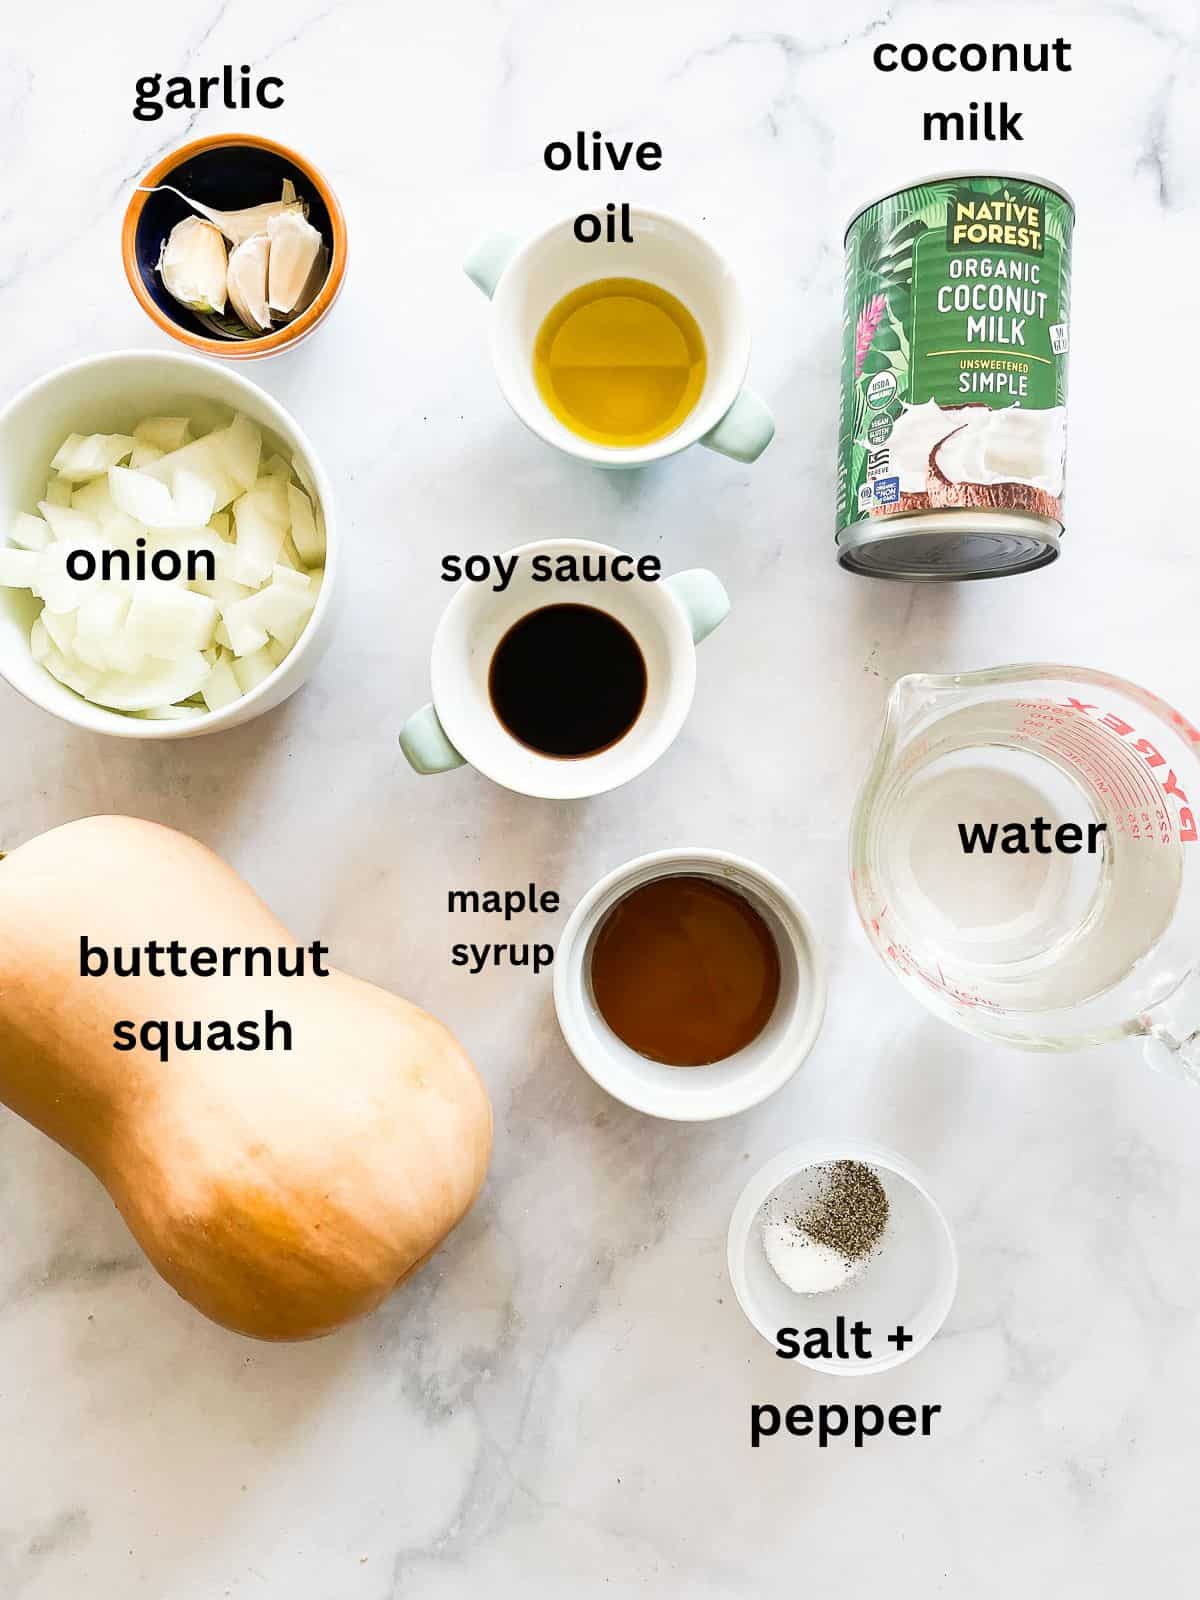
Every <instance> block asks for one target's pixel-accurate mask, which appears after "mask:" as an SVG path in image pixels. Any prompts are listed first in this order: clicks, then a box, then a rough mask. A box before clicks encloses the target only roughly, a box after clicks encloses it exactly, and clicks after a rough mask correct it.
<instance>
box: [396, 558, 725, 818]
mask: <svg viewBox="0 0 1200 1600" xmlns="http://www.w3.org/2000/svg"><path fill="white" fill-rule="evenodd" d="M514 556H515V557H517V561H516V565H515V567H514V569H513V572H512V577H511V581H510V582H509V583H508V585H507V586H506V587H505V588H504V589H503V591H502V592H497V586H496V585H495V584H493V583H491V582H490V581H485V582H482V583H474V582H471V581H470V580H464V581H463V583H462V584H461V586H460V587H459V589H458V590H457V591H456V593H455V594H454V596H453V598H452V599H451V601H450V604H449V605H448V606H447V607H446V610H445V612H444V613H443V615H442V620H441V622H440V623H439V624H438V627H437V631H436V633H435V634H434V639H433V650H432V654H431V658H430V677H431V680H432V686H433V699H432V700H431V701H430V703H429V704H428V705H425V706H422V707H421V709H420V710H419V711H417V712H415V713H414V714H413V715H412V716H411V717H410V718H409V719H408V721H407V722H406V723H405V725H404V727H403V729H402V730H401V732H400V747H401V749H402V750H403V751H404V754H405V756H406V757H407V758H408V762H409V765H410V766H411V767H412V768H413V769H414V770H415V771H416V772H419V773H421V774H422V775H429V774H433V773H439V772H449V771H451V770H452V769H453V768H455V767H461V766H463V765H465V764H467V763H469V764H470V765H471V766H473V767H475V768H477V769H478V770H479V771H480V772H482V773H484V775H485V776H487V777H489V778H491V779H492V780H493V781H494V782H495V783H499V784H502V785H503V786H504V787H505V788H507V789H514V790H516V791H517V792H518V793H519V794H527V795H535V796H539V797H542V798H545V799H552V800H574V799H580V798H582V797H584V796H587V795H597V794H604V793H606V792H607V791H608V790H609V789H615V788H617V787H618V786H619V785H620V784H623V783H628V782H629V780H630V779H631V778H636V777H637V776H638V775H639V774H640V773H642V772H645V770H646V769H647V767H649V766H651V765H652V764H653V763H654V762H655V761H657V760H658V758H659V756H661V755H662V753H663V752H664V751H665V750H666V749H667V747H668V746H669V745H670V744H671V743H672V741H673V740H674V738H675V736H676V735H677V734H678V732H679V730H680V729H681V728H682V727H683V724H684V721H685V720H686V718H687V714H688V711H689V710H690V708H691V704H692V697H693V695H694V693H695V688H696V646H697V645H698V644H699V643H700V642H701V641H702V640H704V639H706V638H707V637H708V635H709V634H710V633H712V631H713V629H714V628H716V627H718V626H719V625H720V624H721V623H722V622H723V621H724V620H725V617H726V616H727V615H728V613H729V596H728V595H727V594H726V592H725V589H724V586H723V585H722V583H721V581H720V579H719V578H718V577H716V575H715V574H714V573H711V572H708V571H707V570H705V569H704V568H699V567H697V568H693V569H691V570H690V571H687V572H677V573H676V574H675V575H674V576H673V577H669V578H659V579H656V580H653V581H651V580H647V579H644V578H638V577H634V578H632V579H618V578H616V577H613V576H611V575H608V576H606V577H605V578H604V579H603V580H602V581H598V582H578V581H575V582H572V581H563V580H561V579H560V578H558V577H557V576H552V577H551V578H550V579H549V580H548V581H541V580H540V579H539V578H538V576H537V569H536V568H535V567H534V563H533V558H534V557H535V556H544V557H548V558H549V565H550V567H551V570H552V572H554V573H557V572H558V570H559V569H558V567H557V566H556V565H555V562H556V560H557V558H559V557H564V556H570V557H574V558H575V561H576V563H577V565H580V566H581V565H582V563H583V561H584V560H585V559H586V560H588V561H589V562H590V563H591V565H592V568H593V570H598V564H599V561H600V558H604V559H605V561H606V564H607V568H606V570H607V571H608V572H609V574H611V568H612V562H613V559H614V558H616V557H621V558H622V561H623V564H624V570H626V571H627V570H628V569H629V565H630V564H631V558H630V557H627V556H626V557H622V552H621V551H619V550H614V549H613V548H612V547H611V546H609V545H602V544H592V543H590V542H588V541H586V540H582V539H547V540H543V541H540V542H538V543H535V544H527V545H522V546H520V547H519V548H518V549H516V550H511V551H508V552H507V553H506V555H505V557H504V558H503V559H504V561H505V564H506V566H507V564H508V562H510V561H511V560H512V558H513V557H514ZM545 565H546V564H542V570H543V571H544V570H545ZM560 605H580V606H592V607H595V608H597V609H599V610H602V611H605V612H607V613H608V614H609V615H610V616H611V617H614V618H615V619H616V620H617V621H618V622H619V623H621V624H622V626H623V627H624V628H626V629H627V630H628V631H629V633H630V634H632V636H633V638H634V640H635V642H636V644H637V646H638V649H639V651H640V652H641V655H642V660H643V663H644V665H645V669H646V692H645V698H644V700H643V703H642V707H641V710H640V711H639V712H638V714H637V716H636V718H635V720H634V721H633V722H632V724H631V725H630V727H629V728H628V730H627V731H626V732H625V733H624V734H622V735H621V737H620V738H618V739H617V740H616V741H615V742H614V743H612V744H609V745H607V746H605V748H603V749H601V750H597V751H595V752H594V753H592V754H590V755H582V756H567V757H564V756H554V755H546V754H544V753H542V752H541V751H539V750H535V749H533V748H532V747H531V746H529V745H528V744H525V743H523V742H522V741H521V740H519V739H518V738H517V737H516V736H515V735H514V734H513V733H511V732H510V731H509V729H508V728H507V727H506V726H505V724H504V723H503V722H502V721H501V719H500V717H499V716H498V714H497V712H496V710H495V707H494V706H493V704H492V698H491V690H490V673H491V664H492V658H493V657H494V655H495V653H496V649H497V647H498V645H499V644H500V642H501V640H502V639H503V638H504V637H505V635H506V634H507V633H508V632H509V630H510V629H511V628H512V627H514V626H515V625H516V624H517V623H518V622H520V621H521V620H522V619H523V618H524V617H527V616H528V615H529V614H530V613H531V612H533V611H536V610H538V609H540V608H541V607H543V606H560ZM546 668H547V671H548V672H553V671H554V662H553V661H552V660H549V661H547V663H546Z"/></svg>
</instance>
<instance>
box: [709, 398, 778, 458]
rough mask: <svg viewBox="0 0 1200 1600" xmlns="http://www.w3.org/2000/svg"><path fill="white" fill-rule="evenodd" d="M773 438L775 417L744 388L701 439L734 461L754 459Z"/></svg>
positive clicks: (763, 401) (764, 403) (711, 448)
mask: <svg viewBox="0 0 1200 1600" xmlns="http://www.w3.org/2000/svg"><path fill="white" fill-rule="evenodd" d="M774 437H775V418H774V417H773V416H772V415H771V408H770V406H768V405H767V403H766V401H765V400H760V399H759V398H758V396H757V395H756V394H755V392H754V390H753V389H743V390H742V392H741V393H740V394H739V395H738V397H737V399H736V400H735V401H734V402H733V404H732V405H731V406H730V408H729V410H728V411H727V412H726V413H725V415H724V416H723V417H722V418H721V420H720V422H718V423H717V425H716V427H715V428H710V429H709V430H708V432H707V433H706V434H705V435H704V437H703V438H702V439H701V440H700V443H701V444H705V445H707V446H708V448H709V449H710V450H719V451H720V453H721V454H722V455H723V456H732V457H733V459H734V460H735V461H757V460H758V458H759V456H760V455H762V453H763V451H764V450H765V449H766V448H767V446H768V445H769V444H770V442H771V440H772V439H773V438H774Z"/></svg>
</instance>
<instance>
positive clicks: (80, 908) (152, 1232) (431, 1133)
mask: <svg viewBox="0 0 1200 1600" xmlns="http://www.w3.org/2000/svg"><path fill="white" fill-rule="evenodd" d="M81 934H86V935H87V937H88V939H89V941H90V942H91V943H92V944H93V945H100V946H106V947H108V948H110V949H111V948H113V947H114V946H117V945H121V946H126V947H129V946H136V945H142V944H144V943H145V942H146V941H147V940H148V939H149V938H152V937H153V938H159V939H162V938H164V937H166V938H175V939H179V940H180V941H181V942H182V943H184V944H186V945H188V946H190V947H192V948H195V947H197V946H211V947H213V948H215V949H218V950H220V949H221V948H222V947H223V946H225V945H228V944H239V945H242V946H248V945H265V946H267V947H268V948H274V947H277V946H280V945H290V944H295V943H296V942H297V941H296V940H294V939H293V938H292V937H291V936H290V935H289V934H288V932H287V930H286V929H285V928H284V927H283V926H282V925H281V924H280V923H279V922H278V921H277V920H276V918H275V917H274V916H273V915H272V914H271V912H270V911H269V910H268V909H267V907H266V906H265V905H263V903H262V901H260V900H259V899H258V898H257V896H256V895H255V894H254V893H253V892H252V891H251V890H250V889H249V887H248V886H247V885H246V884H245V883H244V882H243V881H242V880H241V879H240V878H239V877H238V876H237V874H236V873H235V872H234V871H233V870H232V869H231V868H230V867H228V866H226V865H225V863H224V862H223V861H221V860H220V858H219V857H217V856H216V855H214V854H213V853H212V852H211V851H210V850H207V849H206V848H205V847H204V846H203V845H201V844H198V843H197V842H196V841H195V840H194V839H190V838H188V837H187V836H186V835H185V834H181V833H175V832H173V831H172V830H171V829H168V828H162V827H159V826H157V825H156V824H154V823H149V822H139V821H136V820H134V819H132V818H128V817H90V818H87V819H85V820H83V821H81V822H72V823H68V824H67V825H66V826H65V827H61V828H55V829H54V830H52V831H51V832H50V833H45V834H42V835H40V836H39V837H38V838H36V839H32V840H30V841H29V842H28V843H27V844H24V845H22V846H20V848H19V849H17V850H15V851H13V852H12V853H11V854H10V855H9V856H7V857H6V858H4V859H3V860H0V973H3V977H4V981H3V983H0V1101H2V1102H3V1103H4V1104H6V1105H8V1106H9V1107H10V1108H11V1109H12V1110H14V1111H16V1112H17V1114H18V1115H20V1116H22V1117H24V1118H26V1119H27V1120H28V1121H29V1122H32V1123H33V1124H34V1125H35V1126H37V1127H39V1128H41V1129H42V1131H43V1132H45V1133H47V1134H48V1135H49V1136H50V1137H51V1138H52V1139H54V1140H56V1141H57V1142H58V1143H59V1144H61V1145H62V1146H63V1147H64V1148H65V1149H67V1150H69V1151H71V1152H72V1154H74V1155H76V1156H77V1157H78V1158H79V1159H80V1160H81V1161H82V1162H84V1163H85V1165H87V1166H88V1167H90V1168H91V1170H92V1171H93V1172H94V1173H95V1174H96V1176H97V1177H98V1178H99V1180H100V1182H101V1183H102V1184H103V1185H104V1186H105V1188H106V1189H107V1190H108V1191H109V1194H110V1195H111V1196H112V1199H113V1200H114V1202H115V1203H116V1206H117V1208H118V1210H119V1211H120V1212H121V1214H122V1216H123V1217H124V1218H125V1221H126V1222H127V1223H128V1225H129V1228H130V1230H131V1231H132V1233H133V1234H134V1237H135V1238H136V1239H137V1241H138V1243H139V1244H140V1245H141V1246H142V1248H143V1249H144V1250H145V1252H146V1254H147V1256H148V1257H149V1259H150V1261H151V1263H152V1264H153V1265H154V1266H155V1268H156V1269H157V1270H158V1272H159V1273H161V1275H162V1276H163V1277H164V1278H165V1279H166V1281H167V1282H168V1283H169V1284H170V1285H171V1286H172V1287H173V1288H174V1289H176V1290H177V1291H178V1293H179V1294H181V1295H182V1296H183V1298H184V1299H185V1300H187V1301H189V1302H190V1303H191V1304H192V1305H193V1306H195V1307H196V1308H197V1309H198V1310H200V1311H202V1312H203V1313H204V1314H205V1315H206V1316H208V1317H210V1318H212V1320H213V1321H214V1322H218V1323H220V1324H222V1325H223V1326H224V1327H226V1328H231V1329H234V1330H235V1331H237V1332H239V1333H243V1334H248V1335H250V1336H252V1337H254V1338H259V1339H309V1338H316V1337H318V1336H320V1335H322V1334H326V1333H331V1332H332V1331H333V1330H334V1329H336V1328H339V1327H341V1326H342V1325H343V1324H344V1323H346V1322H349V1321H351V1320H352V1319H354V1318H356V1317H360V1316H363V1315H365V1314H366V1313H367V1312H369V1311H371V1310H373V1309H374V1308H375V1307H376V1306H378V1305H379V1304H380V1303H381V1302H382V1301H383V1300H385V1299H386V1298H387V1296H388V1295H389V1294H390V1293H391V1292H392V1290H393V1289H394V1288H395V1287H396V1286H397V1285H398V1284H399V1283H401V1282H402V1281H403V1280H404V1279H405V1278H406V1277H407V1276H408V1275H409V1274H410V1273H411V1272H413V1271H415V1270H416V1268H417V1267H419V1266H420V1265H421V1264H422V1263H423V1262H424V1261H425V1260H426V1259H427V1258H428V1257H429V1256H430V1255H432V1254H433V1252H434V1251H435V1250H436V1249H437V1247H438V1245H439V1244H440V1243H441V1242H442V1240H443V1239H444V1238H445V1237H446V1235H447V1234H448V1233H449V1232H450V1230H451V1229H452V1228H453V1227H454V1226H455V1225H456V1224H457V1223H458V1222H459V1221H460V1220H461V1219H462V1217H463V1216H464V1215H465V1214H466V1212H467V1211H468V1209H469V1208H470V1206H471V1204H472V1202H473V1201H474V1199H475V1197H476V1195H477V1194H478V1192H479V1189H480V1186H481V1185H482V1183H483V1178H484V1174H485V1171H486V1168H487V1162H488V1156H489V1153H490V1149H491V1136H492V1118H491V1108H490V1106H489V1104H488V1098H487V1094H486V1091H485V1090H484V1087H483V1084H482V1082H481V1081H480V1078H479V1076H478V1074H477V1073H476V1071H475V1069H474V1067H473V1066H472V1065H471V1062H470V1060H469V1059H468V1057H467V1055H466V1053H465V1052H464V1050H463V1049H462V1047H461V1046H460V1045H459V1044H458V1042H457V1040H455V1038H454V1037H453V1035H452V1034H451V1033H450V1032H449V1031H448V1030H447V1029H446V1028H445V1027H443V1025H442V1024H441V1023H440V1022H438V1021H437V1020H436V1018H434V1017H431V1016H430V1015H429V1014H428V1013H427V1012H424V1011H422V1010H420V1009H419V1008H418V1007H417V1006H415V1005H412V1004H410V1003H409V1002H408V1001H407V1000H402V999H400V998H399V997H398V996H396V995H393V994H389V993H388V992H386V991H385V990H383V989H379V988H377V987H375V986H374V985H372V984H369V983H362V982H360V981H358V980H357V979H355V978H352V977H350V976H349V975H348V974H346V973H343V972H338V971H336V970H334V971H331V972H330V974H329V976H328V977H323V978H321V977H300V978H286V977H285V978H271V979H268V978H262V977H257V976H256V977H254V978H249V979H247V978H240V977H239V978H205V977H195V976H188V977H185V978H178V979H177V978H174V977H169V978H165V977H164V978H154V977H138V978H113V977H112V976H111V975H110V974H106V975H105V976H103V977H97V978H82V977H81V976H80V971H79V939H80V935H81ZM268 1007H270V1008H271V1009H272V1010H273V1011H274V1012H275V1014H276V1015H277V1016H280V1017H286V1018H287V1019H288V1020H289V1021H290V1022H291V1024H292V1027H293V1030H294V1046H293V1048H292V1049H291V1050H290V1051H287V1052H273V1053H266V1052H254V1053H250V1054H242V1053H232V1054H231V1053H228V1052H210V1051H207V1050H202V1051H197V1052H194V1053H193V1052H190V1051H189V1052H188V1053H187V1054H184V1055H180V1056H178V1057H175V1056H172V1058H171V1060H170V1061H169V1062H168V1063H166V1064H164V1063H163V1062H161V1061H160V1060H159V1059H158V1057H157V1056H156V1055H155V1054H153V1053H152V1052H150V1051H147V1050H141V1049H138V1050H132V1051H121V1052H118V1051H116V1050H114V1049H113V1028H114V1024H115V1022H116V1021H117V1020H119V1019H124V1018H146V1017H157V1016H162V1015H164V1014H166V1013H170V1014H172V1015H173V1016H174V1017H175V1018H178V1019H180V1020H181V1021H185V1022H187V1021H192V1020H198V1019H204V1018H208V1017H212V1016H214V1015H219V1016H222V1017H244V1016H254V1015H256V1014H257V1015H262V1014H263V1012H265V1010H266V1009H267V1008H268Z"/></svg>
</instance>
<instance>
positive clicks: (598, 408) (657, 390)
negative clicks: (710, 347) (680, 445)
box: [533, 278, 708, 448]
mask: <svg viewBox="0 0 1200 1600" xmlns="http://www.w3.org/2000/svg"><path fill="white" fill-rule="evenodd" d="M533 365H534V372H535V374H536V376H537V385H538V390H539V392H540V393H541V396H542V399H543V400H544V401H545V402H546V405H547V406H548V407H549V409H550V411H551V412H553V414H554V415H555V416H556V417H557V418H558V420H559V421H560V422H561V423H563V424H564V425H565V426H566V427H568V428H569V429H570V430H571V432H572V433H575V434H578V435H579V437H580V438H583V439H590V440H592V441H593V442H594V443H596V444H604V445H613V446H616V447H618V448H629V447H633V446H637V445H643V444H653V443H654V442H655V440H657V439H664V438H666V436H667V435H668V434H670V433H674V431H675V429H676V428H678V427H679V426H680V425H681V424H682V423H683V422H684V421H685V419H686V418H687V417H688V416H689V415H690V414H691V412H692V410H693V408H694V407H695V405H696V402H697V401H698V400H699V398H700V395H701V393H702V392H703V389H704V380H705V375H706V373H707V370H708V358H707V355H706V352H705V349H704V336H703V335H702V334H701V332H700V325H699V323H698V322H697V321H696V319H695V317H694V316H693V315H692V313H691V312H690V311H689V310H688V308H687V307H686V306H685V305H684V303H683V301H682V300H680V299H678V298H677V297H676V296H675V295H673V294H670V293H669V292H668V291H667V290H666V289H660V288H659V287H658V285H657V284H654V283H646V282H643V281H642V280H641V279H640V278H601V279H599V280H598V281H597V282H595V283H585V284H584V285H583V286H582V288H579V289H573V290H572V291H571V293H570V294H568V295H564V297H563V298H562V299H561V300H560V301H559V302H558V304H557V305H556V306H554V308H553V309H552V310H551V311H550V313H549V315H548V316H547V317H546V319H545V321H544V322H543V323H542V326H541V328H540V329H539V331H538V336H537V342H536V344H535V346H534V354H533Z"/></svg>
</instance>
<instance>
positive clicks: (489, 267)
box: [463, 230, 521, 300]
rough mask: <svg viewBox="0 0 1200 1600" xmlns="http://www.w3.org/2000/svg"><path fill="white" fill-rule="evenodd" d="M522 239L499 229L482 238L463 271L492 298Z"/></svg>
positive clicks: (465, 263)
mask: <svg viewBox="0 0 1200 1600" xmlns="http://www.w3.org/2000/svg"><path fill="white" fill-rule="evenodd" d="M520 243H521V241H520V240H519V239H518V238H517V236H516V234H515V233H505V232H503V231H501V230H497V232H495V233H489V234H488V236H487V238H486V239H481V240H480V241H479V243H478V244H477V245H476V246H475V248H474V249H473V250H472V251H471V253H470V254H469V255H468V256H467V259H466V260H465V261H464V262H463V271H464V272H465V273H466V275H467V277H468V278H470V280H471V282H472V283H473V284H474V285H475V287H476V288H477V289H482V290H483V292H484V294H485V295H487V297H488V299H489V300H490V299H491V298H492V296H493V295H494V294H495V292H496V285H497V284H498V283H499V282H500V275H501V273H502V272H503V271H504V269H505V267H506V266H507V265H508V263H509V262H510V261H511V260H512V258H513V256H515V255H516V253H517V247H518V245H519V244H520Z"/></svg>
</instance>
